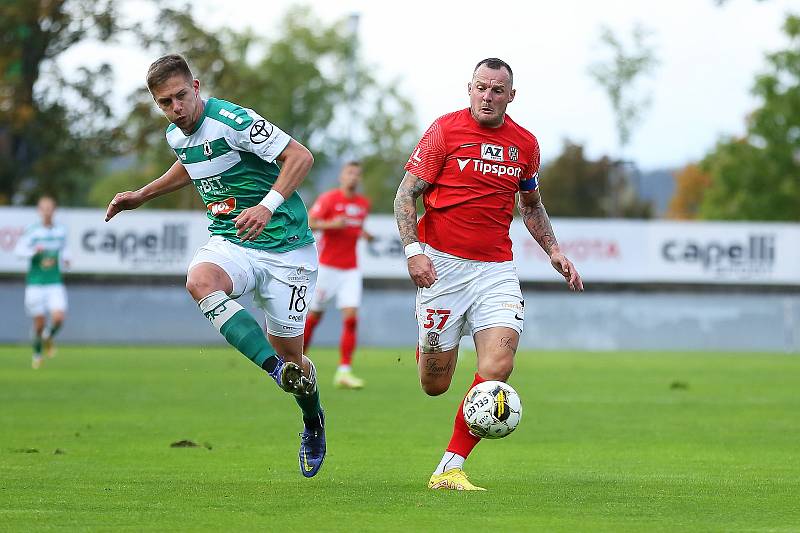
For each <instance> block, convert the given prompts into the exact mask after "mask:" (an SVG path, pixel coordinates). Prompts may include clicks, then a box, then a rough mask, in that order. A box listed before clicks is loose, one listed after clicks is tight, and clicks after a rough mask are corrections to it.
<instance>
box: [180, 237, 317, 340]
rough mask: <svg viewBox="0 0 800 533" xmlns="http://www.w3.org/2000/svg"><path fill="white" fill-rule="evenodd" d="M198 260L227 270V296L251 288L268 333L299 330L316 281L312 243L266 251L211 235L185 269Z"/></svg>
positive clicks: (294, 334)
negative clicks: (229, 286)
mask: <svg viewBox="0 0 800 533" xmlns="http://www.w3.org/2000/svg"><path fill="white" fill-rule="evenodd" d="M199 263H213V264H215V265H217V266H218V267H220V268H221V269H222V270H224V271H225V272H227V273H228V276H230V278H231V280H232V281H233V292H232V293H231V298H238V297H240V296H241V295H243V294H246V293H249V292H253V301H254V302H255V304H256V306H257V307H258V308H260V309H261V310H263V311H264V314H265V316H266V319H267V332H268V333H270V334H272V335H276V336H278V337H297V336H298V335H302V334H303V328H304V327H305V323H306V314H307V313H308V304H309V303H310V301H311V295H312V294H314V286H315V284H316V282H317V264H318V263H317V246H316V245H315V244H309V245H307V246H303V247H302V248H298V249H297V250H291V251H289V252H269V251H267V250H256V249H254V248H245V247H244V246H239V245H237V244H233V243H232V242H230V241H227V240H225V239H224V238H222V237H220V236H219V235H212V236H211V238H210V239H209V240H208V242H207V243H206V244H205V245H203V246H201V247H200V248H199V249H198V250H197V252H195V254H194V258H193V259H192V262H191V263H190V264H189V270H191V269H192V268H193V267H194V266H195V265H197V264H199Z"/></svg>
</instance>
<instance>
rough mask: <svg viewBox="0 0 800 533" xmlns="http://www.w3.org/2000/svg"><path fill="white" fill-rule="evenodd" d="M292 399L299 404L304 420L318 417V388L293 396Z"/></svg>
mask: <svg viewBox="0 0 800 533" xmlns="http://www.w3.org/2000/svg"><path fill="white" fill-rule="evenodd" d="M294 401H296V402H297V405H299V406H300V410H301V411H303V421H304V422H306V421H311V420H313V419H318V418H319V417H318V416H317V415H318V414H319V412H320V403H319V389H316V390H315V391H314V392H313V393H311V394H306V395H303V396H295V397H294ZM306 425H308V424H306Z"/></svg>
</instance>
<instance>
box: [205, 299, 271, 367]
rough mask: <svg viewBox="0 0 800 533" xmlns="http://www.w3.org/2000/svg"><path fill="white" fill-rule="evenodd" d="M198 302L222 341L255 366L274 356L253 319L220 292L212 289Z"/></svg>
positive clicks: (259, 365)
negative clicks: (223, 338) (223, 339)
mask: <svg viewBox="0 0 800 533" xmlns="http://www.w3.org/2000/svg"><path fill="white" fill-rule="evenodd" d="M198 305H199V306H200V310H201V311H202V312H203V314H204V315H205V316H206V318H208V319H209V320H210V321H211V323H212V324H214V327H216V328H217V329H218V330H219V332H220V333H222V336H223V337H225V340H227V341H228V342H229V343H230V344H231V346H233V347H234V348H236V349H237V350H239V351H240V352H241V353H242V354H244V356H245V357H247V358H248V359H250V360H251V361H252V362H254V363H255V364H256V365H258V367H259V368H260V367H261V365H262V364H263V363H264V361H266V360H267V359H268V358H270V357H272V356H274V355H275V350H273V349H272V345H270V343H269V341H268V340H267V337H266V336H265V335H264V332H263V331H262V330H261V326H260V325H259V324H258V322H256V319H255V318H253V317H252V316H251V315H250V313H248V312H247V311H246V310H245V309H244V308H243V307H242V306H241V305H239V304H238V303H236V302H235V301H233V300H231V299H230V298H229V297H228V295H227V294H225V293H224V292H222V291H217V292H212V293H211V294H209V295H208V296H206V297H205V298H203V299H202V300H200V301H199V302H198Z"/></svg>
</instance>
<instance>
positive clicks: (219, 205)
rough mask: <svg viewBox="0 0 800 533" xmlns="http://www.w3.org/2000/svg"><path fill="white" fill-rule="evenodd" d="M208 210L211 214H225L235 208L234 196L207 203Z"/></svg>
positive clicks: (215, 215)
mask: <svg viewBox="0 0 800 533" xmlns="http://www.w3.org/2000/svg"><path fill="white" fill-rule="evenodd" d="M207 207H208V212H209V213H211V216H214V217H217V216H220V215H227V214H228V213H230V212H232V211H233V210H234V209H236V198H233V197H231V198H225V199H224V200H220V201H219V202H211V203H210V204H208V206H207Z"/></svg>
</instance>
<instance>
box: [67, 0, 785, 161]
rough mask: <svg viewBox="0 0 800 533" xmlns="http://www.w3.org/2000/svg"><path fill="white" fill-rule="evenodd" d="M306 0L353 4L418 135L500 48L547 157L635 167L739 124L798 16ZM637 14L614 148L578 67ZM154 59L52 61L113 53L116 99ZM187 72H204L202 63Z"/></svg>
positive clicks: (696, 151) (617, 1)
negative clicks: (641, 65) (631, 68)
mask: <svg viewBox="0 0 800 533" xmlns="http://www.w3.org/2000/svg"><path fill="white" fill-rule="evenodd" d="M296 3H297V2H293V1H290V0H270V1H269V2H249V1H243V0H227V1H225V2H219V1H212V0H195V1H194V2H193V3H192V9H193V11H194V14H195V16H196V17H198V18H199V19H201V20H203V21H204V22H206V23H207V24H208V26H209V27H211V28H216V27H220V26H230V27H234V28H242V29H243V28H244V27H248V26H249V27H250V28H252V29H254V30H255V31H258V32H264V33H265V35H267V36H269V34H270V33H271V32H274V31H275V30H276V21H277V19H279V18H280V17H281V16H282V14H283V13H284V12H285V11H286V9H287V8H288V7H290V6H291V5H293V4H296ZM304 4H305V5H309V6H311V8H312V10H313V12H314V13H315V14H316V15H317V16H318V17H320V18H321V19H322V20H323V21H326V22H332V21H335V20H337V19H340V18H343V17H347V16H348V15H349V14H351V13H358V14H359V46H360V49H359V54H360V56H361V59H362V60H363V61H365V62H366V63H367V64H368V65H371V66H373V67H374V68H375V70H376V72H377V74H378V76H379V78H381V79H382V80H385V81H389V80H399V85H400V87H401V90H402V92H403V94H405V95H406V96H407V97H408V98H409V99H410V100H411V101H412V102H413V104H414V108H415V110H416V119H417V122H418V124H419V128H420V133H422V131H424V129H425V128H426V127H427V126H428V125H429V124H430V123H431V122H432V121H433V120H434V119H435V118H436V117H438V116H440V115H443V114H445V113H448V112H450V111H455V110H457V109H461V108H464V107H467V105H468V99H467V94H466V84H467V82H468V81H469V80H470V77H471V74H472V69H473V67H474V66H475V63H477V62H478V61H479V60H480V59H483V58H486V57H500V58H502V59H504V60H505V61H507V62H508V63H509V64H510V65H511V67H512V68H513V69H514V88H515V89H516V91H517V95H516V98H515V100H514V102H512V103H511V104H510V105H509V108H508V114H509V115H510V116H511V117H513V118H514V120H515V121H517V122H518V123H520V124H521V125H523V126H524V127H526V128H527V129H529V130H530V131H532V132H533V133H534V134H535V135H536V136H537V138H538V139H539V144H540V146H541V149H542V157H543V160H544V161H545V162H546V161H547V160H549V159H552V158H554V157H556V156H557V155H558V154H559V153H560V152H561V148H562V146H563V141H564V140H565V139H570V140H572V141H575V142H579V143H582V144H584V146H585V147H586V149H587V152H588V155H589V156H591V157H600V156H602V155H612V156H615V157H620V156H621V157H625V158H627V159H630V160H633V161H635V162H636V163H637V164H638V165H639V166H640V168H642V169H644V170H652V169H659V168H675V167H680V166H682V165H685V164H686V163H689V162H693V161H697V160H699V159H701V158H702V157H703V156H704V155H705V154H706V153H708V151H709V150H710V149H712V148H713V146H714V144H715V143H716V141H717V140H718V139H719V138H720V137H721V136H725V135H739V134H741V133H743V131H744V120H745V117H746V115H747V114H748V112H750V111H751V110H752V109H753V108H754V107H755V106H756V105H757V100H756V99H755V98H754V97H753V96H752V95H751V93H750V89H751V88H752V85H753V82H754V79H755V76H756V75H757V74H759V73H761V72H764V71H765V70H766V68H767V63H766V60H765V54H767V53H768V52H770V51H774V50H778V49H780V48H782V47H785V46H786V44H787V42H788V41H787V39H786V37H785V36H784V35H783V33H782V31H781V25H782V22H783V20H784V18H785V15H786V13H788V12H790V7H791V6H792V5H794V8H795V9H794V12H795V13H797V14H800V8H799V7H798V6H797V4H796V3H793V2H790V1H788V0H767V1H764V2H757V1H755V0H728V2H726V3H725V4H724V5H723V6H717V5H716V3H715V2H714V1H713V0H672V1H666V0H654V1H652V2H638V1H633V0H630V1H623V0H604V1H602V2H592V1H588V0H586V1H579V0H562V1H559V2H542V1H540V0H527V1H517V0H506V1H504V2H489V1H487V0H483V1H473V0H461V1H457V2H456V1H452V0H444V1H430V0H429V1H420V0H405V1H403V2H399V3H398V2H379V1H365V0H336V1H335V2H334V1H327V0H312V1H307V2H304ZM123 8H124V9H123V12H124V13H125V16H126V17H128V18H137V17H141V16H143V14H147V13H148V4H147V3H146V2H144V1H142V0H125V1H124V2H123ZM636 24H640V25H642V26H643V27H644V28H646V29H647V30H649V31H650V32H651V36H650V38H649V41H648V42H649V43H650V44H651V45H652V46H653V48H654V49H655V54H656V57H657V58H658V66H657V67H656V68H655V69H654V71H653V72H652V74H650V75H649V76H648V78H647V79H646V80H644V81H643V82H642V83H640V84H639V85H637V91H638V93H637V94H639V95H640V96H644V95H649V97H650V100H651V106H650V107H649V109H648V110H647V112H646V113H645V115H644V117H643V119H642V121H641V123H640V124H639V126H638V127H637V128H636V129H634V131H633V136H632V140H631V143H630V145H629V146H628V147H627V148H626V149H625V151H624V153H623V152H622V151H621V149H620V147H619V143H618V141H617V134H616V129H615V126H614V116H613V113H612V111H611V107H610V105H609V102H608V98H607V96H606V94H605V92H604V91H603V89H602V88H601V87H600V86H599V85H598V84H597V83H596V82H595V81H594V80H593V79H592V78H591V77H590V76H589V74H588V70H589V67H590V65H592V64H594V63H597V62H598V61H602V60H603V59H605V58H607V57H608V53H607V50H606V49H604V48H603V46H602V45H601V44H600V33H601V28H602V27H603V26H607V27H609V28H611V29H612V30H614V31H615V32H617V34H618V35H619V37H620V38H621V39H622V40H624V41H629V36H630V35H631V32H632V29H633V28H634V26H635V25H636ZM152 59H154V58H152V57H148V56H145V55H144V54H143V53H142V52H141V51H138V50H136V49H133V48H130V47H115V48H108V47H99V46H95V45H86V46H83V47H77V48H76V49H75V50H72V51H70V52H69V53H68V54H67V55H66V56H65V57H64V58H63V60H62V62H61V68H63V69H64V70H66V71H69V69H71V68H77V66H78V65H80V64H81V63H87V62H89V63H97V62H100V61H104V60H105V61H109V62H111V64H112V65H113V66H114V67H115V70H116V73H117V88H118V90H117V91H115V94H116V97H117V98H119V102H118V104H117V105H124V104H123V102H124V101H125V96H126V95H127V94H129V93H130V92H131V91H133V90H134V89H135V88H137V87H138V86H139V85H141V84H142V83H143V81H142V80H143V78H144V73H145V71H146V69H147V66H148V65H149V63H150V62H151V61H152ZM195 74H196V75H197V76H198V77H199V78H200V79H201V80H202V73H195ZM215 96H218V97H221V98H225V96H224V95H215ZM240 103H241V104H243V105H246V102H240ZM279 126H280V125H279ZM301 141H302V140H301Z"/></svg>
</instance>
